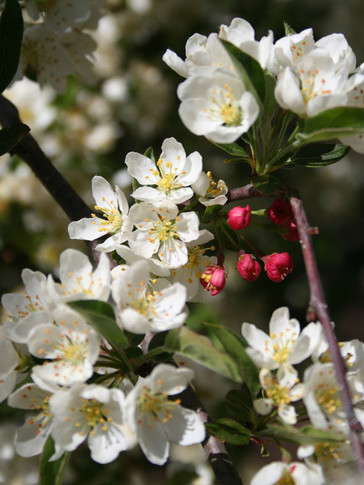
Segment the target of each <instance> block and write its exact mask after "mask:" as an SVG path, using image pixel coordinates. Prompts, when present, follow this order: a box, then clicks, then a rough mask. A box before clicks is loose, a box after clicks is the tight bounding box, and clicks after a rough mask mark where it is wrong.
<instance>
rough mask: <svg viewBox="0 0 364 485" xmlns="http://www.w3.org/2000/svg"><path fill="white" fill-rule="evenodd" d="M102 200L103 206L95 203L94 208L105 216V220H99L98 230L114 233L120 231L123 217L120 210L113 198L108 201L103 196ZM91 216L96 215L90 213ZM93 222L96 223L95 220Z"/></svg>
mask: <svg viewBox="0 0 364 485" xmlns="http://www.w3.org/2000/svg"><path fill="white" fill-rule="evenodd" d="M102 200H103V202H105V206H104V207H100V206H98V205H95V209H96V210H97V211H100V212H102V213H103V214H102V215H103V217H105V219H106V220H105V221H103V220H101V221H100V222H99V224H100V228H99V231H100V232H103V231H104V232H109V233H111V234H115V233H116V232H118V231H120V229H121V228H122V225H123V217H122V215H121V214H120V211H119V209H118V207H117V205H116V204H115V202H114V201H113V200H110V202H108V201H107V200H106V199H105V197H103V198H102ZM92 217H96V215H95V214H92ZM94 224H96V222H94Z"/></svg>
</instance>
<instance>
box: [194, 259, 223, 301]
mask: <svg viewBox="0 0 364 485" xmlns="http://www.w3.org/2000/svg"><path fill="white" fill-rule="evenodd" d="M225 282H226V273H225V270H224V268H223V267H222V266H218V265H214V266H209V267H208V268H207V269H206V270H205V272H204V273H203V274H202V275H201V278H200V283H201V285H202V286H203V287H204V288H205V290H207V291H209V292H210V293H211V295H212V296H215V295H217V294H218V293H220V291H221V290H222V289H223V288H224V286H225Z"/></svg>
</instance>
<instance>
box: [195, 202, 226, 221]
mask: <svg viewBox="0 0 364 485" xmlns="http://www.w3.org/2000/svg"><path fill="white" fill-rule="evenodd" d="M223 207H224V206H222V205H220V204H215V205H208V206H207V207H206V208H205V209H204V210H203V212H202V214H199V217H200V220H201V222H203V223H204V224H208V223H209V222H211V221H212V220H214V219H215V216H216V214H217V213H218V212H220V211H221V209H222V208H223Z"/></svg>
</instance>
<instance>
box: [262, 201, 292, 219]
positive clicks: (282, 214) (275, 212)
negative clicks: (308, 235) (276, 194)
mask: <svg viewBox="0 0 364 485" xmlns="http://www.w3.org/2000/svg"><path fill="white" fill-rule="evenodd" d="M267 215H268V217H269V219H270V220H271V221H272V222H274V224H284V223H285V222H288V221H289V220H291V219H293V213H292V207H291V204H290V203H289V202H287V201H286V200H284V199H275V200H274V201H273V203H272V204H271V205H270V206H269V207H268V209H267Z"/></svg>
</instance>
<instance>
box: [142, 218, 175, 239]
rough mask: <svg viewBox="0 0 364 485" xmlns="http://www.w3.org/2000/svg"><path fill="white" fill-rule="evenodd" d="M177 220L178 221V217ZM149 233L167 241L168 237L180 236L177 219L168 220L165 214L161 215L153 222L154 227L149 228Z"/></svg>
mask: <svg viewBox="0 0 364 485" xmlns="http://www.w3.org/2000/svg"><path fill="white" fill-rule="evenodd" d="M176 221H178V217H177V218H176ZM149 234H150V235H152V234H154V235H155V236H156V237H157V239H159V240H160V241H161V242H165V241H167V240H168V239H177V238H178V232H177V226H176V224H175V221H167V220H166V218H165V216H162V217H159V219H158V220H157V222H155V223H153V227H152V229H150V230H149Z"/></svg>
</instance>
